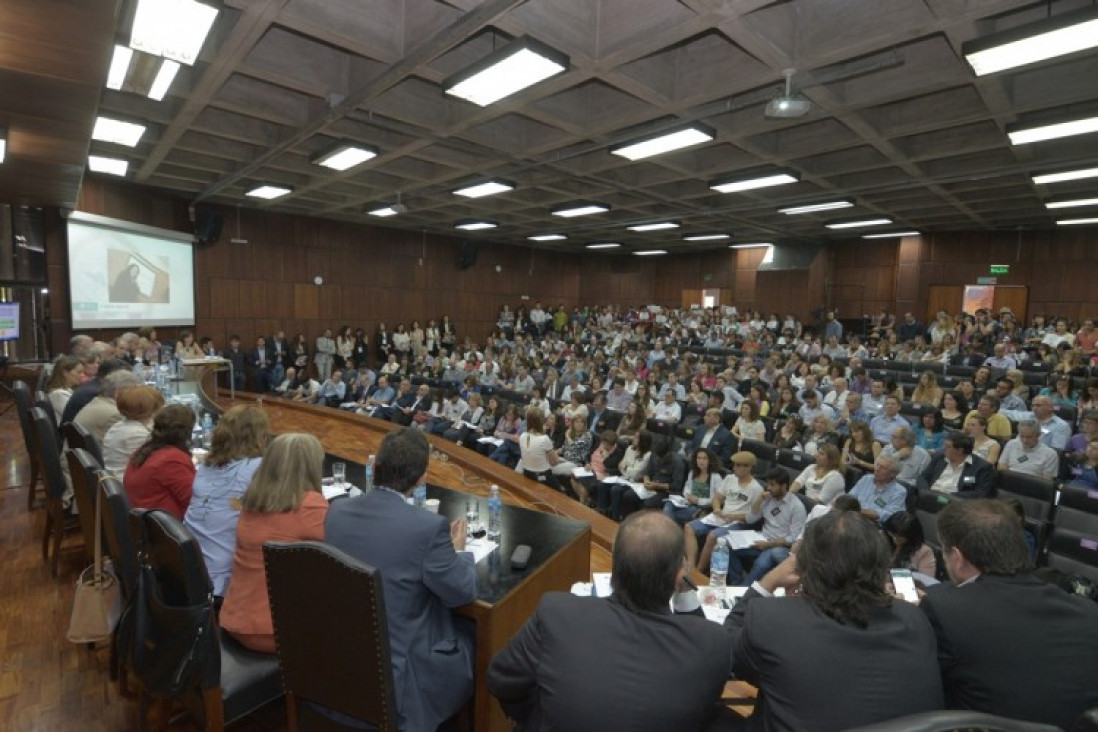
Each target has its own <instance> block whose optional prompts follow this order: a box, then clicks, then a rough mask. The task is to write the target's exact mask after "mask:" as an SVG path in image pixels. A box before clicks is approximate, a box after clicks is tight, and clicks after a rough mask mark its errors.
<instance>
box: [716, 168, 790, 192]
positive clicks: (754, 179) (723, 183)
mask: <svg viewBox="0 0 1098 732" xmlns="http://www.w3.org/2000/svg"><path fill="white" fill-rule="evenodd" d="M800 179H801V176H800V174H799V173H796V172H794V171H792V170H771V171H767V172H758V173H754V174H750V173H748V174H742V175H739V176H736V177H735V178H722V179H719V180H715V181H712V182H711V183H710V184H709V187H710V188H711V189H713V190H714V191H719V192H720V193H738V192H740V191H750V190H753V189H755V188H769V187H771V186H782V185H785V184H786V183H796V182H797V181H799V180H800Z"/></svg>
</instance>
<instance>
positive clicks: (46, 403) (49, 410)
mask: <svg viewBox="0 0 1098 732" xmlns="http://www.w3.org/2000/svg"><path fill="white" fill-rule="evenodd" d="M34 406H36V407H41V409H42V411H44V412H45V413H46V414H47V415H48V416H49V418H50V422H52V423H53V429H54V431H55V432H57V434H61V426H60V425H58V424H57V413H56V412H54V411H53V404H52V403H50V398H49V396H48V395H47V394H46V392H44V391H36V392H34Z"/></svg>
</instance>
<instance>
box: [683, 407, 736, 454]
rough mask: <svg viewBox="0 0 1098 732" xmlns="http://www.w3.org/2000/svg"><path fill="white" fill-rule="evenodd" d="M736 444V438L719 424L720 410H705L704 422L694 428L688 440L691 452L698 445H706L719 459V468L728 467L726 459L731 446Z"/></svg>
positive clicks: (730, 451)
mask: <svg viewBox="0 0 1098 732" xmlns="http://www.w3.org/2000/svg"><path fill="white" fill-rule="evenodd" d="M735 446H736V438H735V437H734V436H733V435H732V433H731V432H729V431H728V428H727V427H725V426H724V425H723V424H721V410H719V409H707V410H705V424H704V426H702V427H699V428H697V429H696V430H694V439H693V440H691V441H690V452H691V453H693V452H694V451H696V450H697V449H698V448H700V447H708V448H709V450H710V452H712V453H713V454H715V455H716V456H717V457H719V458H720V459H721V464H720V467H721V468H727V467H728V459H729V458H730V457H732V453H733V451H734V450H733V448H734V447H735Z"/></svg>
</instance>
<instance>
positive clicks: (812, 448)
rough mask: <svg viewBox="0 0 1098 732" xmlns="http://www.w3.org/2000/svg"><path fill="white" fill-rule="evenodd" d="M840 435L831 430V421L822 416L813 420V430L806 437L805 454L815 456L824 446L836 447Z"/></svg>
mask: <svg viewBox="0 0 1098 732" xmlns="http://www.w3.org/2000/svg"><path fill="white" fill-rule="evenodd" d="M838 442H839V435H838V434H837V433H835V432H834V431H833V430H832V429H831V420H830V419H828V418H827V417H825V416H824V415H822V414H817V415H816V416H815V417H813V418H812V428H811V429H810V430H808V433H807V434H806V435H805V436H804V453H805V454H806V455H815V454H816V451H817V450H819V449H820V448H821V447H823V446H824V445H836V444H838Z"/></svg>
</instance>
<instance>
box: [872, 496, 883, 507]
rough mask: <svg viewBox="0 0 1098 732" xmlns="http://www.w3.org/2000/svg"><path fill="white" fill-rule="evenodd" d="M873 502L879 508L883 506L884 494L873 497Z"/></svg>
mask: <svg viewBox="0 0 1098 732" xmlns="http://www.w3.org/2000/svg"><path fill="white" fill-rule="evenodd" d="M873 502H874V503H876V504H877V506H879V507H880V508H884V507H885V503H886V501H885V499H884V496H878V497H877V498H876V499H874V501H873Z"/></svg>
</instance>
